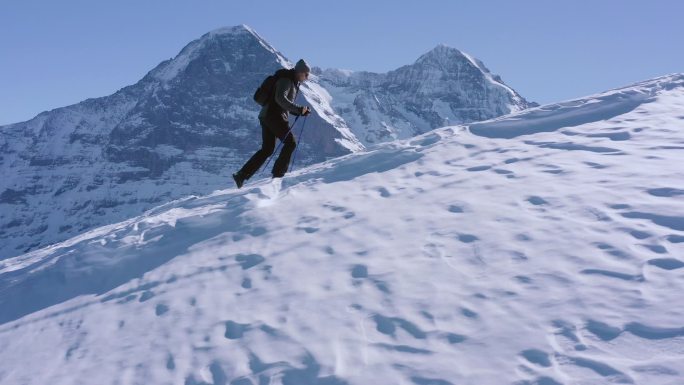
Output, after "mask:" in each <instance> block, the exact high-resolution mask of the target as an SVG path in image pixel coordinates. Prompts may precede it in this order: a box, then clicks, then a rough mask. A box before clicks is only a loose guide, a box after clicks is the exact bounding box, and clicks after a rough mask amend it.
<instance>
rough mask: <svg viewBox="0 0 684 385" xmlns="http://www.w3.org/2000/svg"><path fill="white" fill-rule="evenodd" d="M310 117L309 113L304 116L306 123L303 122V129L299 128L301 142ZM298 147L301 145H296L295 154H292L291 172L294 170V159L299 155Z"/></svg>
mask: <svg viewBox="0 0 684 385" xmlns="http://www.w3.org/2000/svg"><path fill="white" fill-rule="evenodd" d="M308 117H309V115H306V116H305V117H304V123H302V129H301V130H299V141H300V142H301V141H302V137H303V135H304V127H305V126H306V121H307V118H308ZM298 148H299V146H296V147H295V150H294V154H292V162H291V163H290V172H292V171H293V170H294V161H295V157H296V156H297V149H298Z"/></svg>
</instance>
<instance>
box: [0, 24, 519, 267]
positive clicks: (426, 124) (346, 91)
mask: <svg viewBox="0 0 684 385" xmlns="http://www.w3.org/2000/svg"><path fill="white" fill-rule="evenodd" d="M291 66H292V63H291V62H290V61H288V60H287V59H286V58H285V57H284V56H283V55H282V54H281V53H280V52H278V51H277V50H276V49H275V48H273V47H272V46H271V45H269V44H268V43H267V42H266V41H265V40H264V39H263V38H261V37H260V36H259V35H258V34H257V33H256V32H255V31H253V30H252V29H251V28H249V27H248V26H245V25H241V26H236V27H229V28H221V29H218V30H215V31H212V32H209V33H207V34H205V35H204V36H202V37H201V38H199V39H197V40H195V41H193V42H191V43H189V44H188V45H187V46H186V47H185V48H183V49H182V50H181V52H180V53H179V54H178V55H177V56H176V57H175V58H173V59H169V60H167V61H164V62H162V63H160V64H159V65H158V66H157V67H156V68H154V69H153V70H152V71H150V72H149V73H148V74H147V75H146V76H145V77H144V78H143V79H141V80H140V81H139V82H138V83H136V84H134V85H131V86H128V87H125V88H123V89H121V90H119V91H118V92H116V93H114V94H113V95H110V96H106V97H102V98H95V99H88V100H85V101H83V102H81V103H78V104H75V105H72V106H68V107H63V108H58V109H55V110H52V111H49V112H43V113H41V114H39V115H38V116H36V117H35V118H33V119H31V120H29V121H27V122H22V123H16V124H12V125H7V126H2V127H0V170H1V171H2V175H3V176H4V178H2V179H1V180H0V240H1V242H0V259H4V258H8V257H12V256H15V255H19V254H22V253H25V252H28V251H30V250H33V249H35V248H38V247H41V246H45V245H47V244H51V243H54V242H58V241H61V240H64V239H68V238H70V237H73V236H74V235H77V234H79V233H82V232H83V231H85V230H88V229H92V228H94V227H97V226H101V225H104V224H107V223H113V222H116V221H119V220H123V219H125V218H129V217H131V216H134V215H138V214H140V213H141V212H143V211H144V210H147V209H149V208H151V207H154V206H157V205H159V204H160V203H164V202H168V201H172V200H174V199H178V198H180V197H183V196H187V195H192V194H196V195H201V194H208V193H210V192H212V191H214V190H216V189H219V188H226V187H229V186H232V180H231V178H230V174H231V173H232V172H233V171H234V170H236V169H237V168H238V167H240V166H241V165H242V164H243V163H244V162H245V161H246V160H247V159H248V158H249V156H251V154H252V153H253V152H254V151H256V149H258V147H259V146H260V143H261V135H260V134H259V133H260V128H259V125H258V121H257V114H258V111H259V106H258V105H257V104H256V103H254V102H253V101H252V94H253V92H254V90H255V89H256V88H257V86H258V85H259V84H260V82H261V81H262V80H263V79H264V77H265V76H266V75H267V74H270V73H273V72H274V71H275V70H277V69H279V68H282V67H288V68H289V67H291ZM313 72H314V74H313V75H312V76H311V78H310V80H309V81H308V82H306V83H305V84H304V85H303V86H302V87H301V90H300V91H301V92H300V95H299V97H298V100H297V102H298V103H300V104H304V105H309V106H311V107H312V108H313V111H314V112H313V114H312V115H311V116H310V117H309V118H308V119H307V123H306V133H305V135H304V136H305V137H304V140H303V141H300V143H299V146H298V150H297V151H298V152H297V158H296V162H297V166H305V165H308V164H312V163H317V162H320V161H323V160H325V159H328V158H331V157H336V156H340V155H344V154H348V153H350V152H355V151H358V150H361V149H363V148H364V147H365V146H367V145H371V144H374V143H378V142H382V141H386V140H391V139H395V138H402V137H408V136H412V135H416V134H419V133H422V132H425V131H427V130H430V129H431V128H434V127H439V126H443V125H445V124H447V123H449V124H454V123H460V122H470V121H475V120H482V119H487V118H491V117H495V116H499V115H503V114H506V113H509V112H511V111H518V110H520V109H523V108H525V107H527V106H529V105H530V104H529V103H527V102H526V101H525V100H524V99H523V98H522V97H520V96H519V95H518V94H517V93H515V91H513V90H512V89H510V88H509V87H507V86H505V85H504V84H503V82H501V81H500V79H499V78H498V77H496V76H494V75H491V74H490V73H489V71H488V70H487V69H486V68H485V67H484V66H483V65H482V64H481V63H480V62H479V61H477V60H475V59H472V58H470V57H469V56H467V55H465V54H463V53H461V52H459V51H458V50H455V49H453V48H449V47H446V46H438V47H437V48H435V49H434V50H432V51H430V52H429V53H427V54H425V55H423V56H422V57H421V58H419V59H418V60H417V61H416V62H415V63H414V64H412V65H408V66H404V67H401V68H399V69H397V70H394V71H391V72H389V73H386V74H374V73H369V72H355V73H352V72H349V71H342V70H325V71H323V70H320V69H315V70H314V71H313ZM301 124H302V123H298V126H297V127H296V128H295V132H298V130H299V128H300V125H301ZM265 173H266V174H268V170H266V172H265Z"/></svg>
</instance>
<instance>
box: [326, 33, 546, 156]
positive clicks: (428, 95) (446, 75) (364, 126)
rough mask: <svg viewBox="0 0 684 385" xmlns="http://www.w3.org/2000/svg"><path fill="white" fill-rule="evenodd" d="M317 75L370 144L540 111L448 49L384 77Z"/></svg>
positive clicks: (473, 62)
mask: <svg viewBox="0 0 684 385" xmlns="http://www.w3.org/2000/svg"><path fill="white" fill-rule="evenodd" d="M315 72H316V73H317V74H318V75H319V77H320V83H321V85H323V86H324V87H325V88H326V89H327V90H328V91H329V92H330V94H331V95H332V100H333V103H332V104H333V108H335V111H337V112H338V113H339V114H340V115H342V117H343V118H344V119H345V121H346V122H347V124H348V125H349V126H350V127H352V131H353V132H354V134H355V135H356V136H357V137H358V138H359V140H361V142H362V143H364V144H365V145H370V144H373V143H378V142H383V141H387V140H392V139H404V138H408V137H412V136H415V135H418V134H421V133H424V132H426V131H429V130H432V129H434V128H437V127H442V126H445V125H449V124H461V123H469V122H474V121H481V120H486V119H491V118H494V117H497V116H501V115H505V114H509V113H512V112H517V111H520V110H523V109H525V108H528V107H531V106H536V103H530V102H528V101H526V100H525V99H524V98H523V97H522V96H520V95H518V93H517V92H515V91H514V90H513V89H512V88H510V87H508V86H507V85H506V84H504V82H503V81H502V80H501V78H500V77H499V76H497V75H493V74H492V73H491V72H490V71H489V70H488V69H487V68H486V67H485V66H484V64H483V63H482V62H480V61H479V60H477V59H475V58H473V57H471V56H470V55H468V54H466V53H463V52H461V51H459V50H457V49H455V48H451V47H448V46H446V45H438V46H437V47H435V48H434V49H432V50H431V51H429V52H427V53H426V54H424V55H422V56H421V57H419V58H418V60H416V62H415V63H413V64H411V65H406V66H403V67H400V68H398V69H396V70H393V71H390V72H388V73H384V74H379V73H372V72H352V71H345V70H338V69H326V70H321V69H319V68H317V69H316V71H315Z"/></svg>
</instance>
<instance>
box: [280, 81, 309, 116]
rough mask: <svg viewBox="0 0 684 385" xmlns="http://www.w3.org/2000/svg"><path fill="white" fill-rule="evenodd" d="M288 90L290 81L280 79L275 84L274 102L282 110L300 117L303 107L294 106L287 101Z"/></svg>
mask: <svg viewBox="0 0 684 385" xmlns="http://www.w3.org/2000/svg"><path fill="white" fill-rule="evenodd" d="M289 90H290V80H289V79H286V78H280V79H278V81H277V82H276V90H275V101H276V103H278V105H280V107H282V108H283V109H284V110H287V111H290V112H291V113H293V114H295V115H300V114H301V113H302V110H303V107H302V106H300V105H298V104H294V103H293V102H292V101H290V100H288V99H287V92H288V91H289Z"/></svg>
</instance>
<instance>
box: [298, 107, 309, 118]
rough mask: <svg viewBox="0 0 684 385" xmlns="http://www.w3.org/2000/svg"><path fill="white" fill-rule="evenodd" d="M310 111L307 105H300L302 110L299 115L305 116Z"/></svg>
mask: <svg viewBox="0 0 684 385" xmlns="http://www.w3.org/2000/svg"><path fill="white" fill-rule="evenodd" d="M310 113H311V109H310V108H309V107H307V106H303V107H302V112H301V113H300V115H303V116H307V115H309V114H310Z"/></svg>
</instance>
